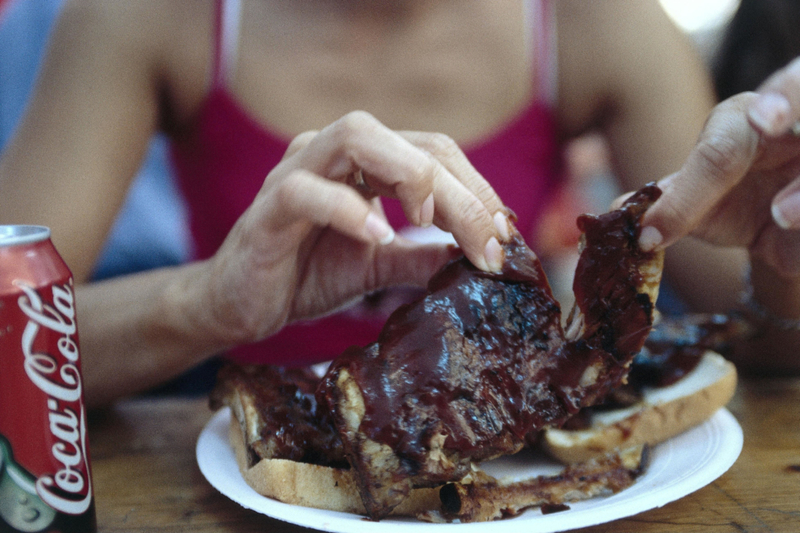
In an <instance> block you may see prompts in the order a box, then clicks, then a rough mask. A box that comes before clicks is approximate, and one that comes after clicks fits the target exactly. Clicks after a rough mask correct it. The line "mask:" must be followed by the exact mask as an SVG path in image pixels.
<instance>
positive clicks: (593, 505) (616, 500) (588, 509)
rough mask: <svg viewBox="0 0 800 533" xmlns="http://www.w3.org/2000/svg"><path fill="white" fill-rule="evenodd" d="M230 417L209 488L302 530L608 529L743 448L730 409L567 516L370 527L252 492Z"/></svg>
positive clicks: (212, 461)
mask: <svg viewBox="0 0 800 533" xmlns="http://www.w3.org/2000/svg"><path fill="white" fill-rule="evenodd" d="M230 416H231V415H230V410H229V409H227V408H225V409H222V410H220V411H219V412H218V413H216V414H215V415H214V416H213V417H212V418H211V420H210V421H209V422H208V424H207V425H206V427H205V428H204V429H203V431H202V433H201V434H200V438H199V439H198V441H197V463H198V465H199V466H200V471H201V472H202V473H203V475H204V476H205V477H206V479H208V481H209V483H211V485H213V486H214V487H215V488H216V489H217V490H219V491H220V492H221V493H222V494H224V495H225V496H227V497H228V498H230V499H232V500H234V501H235V502H238V503H239V504H241V505H242V506H243V507H245V508H247V509H252V510H254V511H257V512H259V513H263V514H265V515H268V516H271V517H272V518H276V519H278V520H283V521H286V522H291V523H293V524H297V525H300V526H304V527H310V528H314V529H318V530H321V531H332V532H342V533H345V532H348V533H349V532H353V531H358V532H360V533H361V532H363V533H395V532H397V533H400V532H402V533H412V532H413V533H421V532H422V531H423V530H430V531H433V530H435V531H436V532H438V533H446V532H449V531H451V530H452V531H456V530H457V531H459V532H461V533H468V532H471V531H474V532H477V531H481V532H486V531H489V530H491V533H501V532H509V533H512V532H513V533H516V532H518V531H525V532H526V533H550V532H555V531H565V530H569V529H574V528H579V527H587V526H592V525H595V524H602V523H604V522H610V521H612V520H617V519H619V518H624V517H626V516H631V515H634V514H637V513H641V512H643V511H647V510H649V509H654V508H656V507H661V506H663V505H665V504H667V503H669V502H672V501H674V500H677V499H678V498H682V497H683V496H686V495H687V494H690V493H692V492H694V491H696V490H698V489H700V488H701V487H704V486H705V485H707V484H709V483H711V482H712V481H714V480H715V479H717V478H718V477H719V476H721V475H722V474H723V473H725V471H727V470H728V468H730V467H731V465H733V463H734V462H736V459H737V458H738V457H739V453H740V452H741V450H742V428H741V427H740V426H739V424H738V422H737V421H736V419H735V418H734V417H733V415H731V414H730V412H728V411H727V410H726V409H721V410H720V411H718V412H717V414H715V415H714V416H713V417H712V418H711V419H709V420H708V421H706V422H705V423H704V424H702V425H700V426H698V427H696V428H694V429H692V430H690V431H687V432H686V433H684V434H682V435H679V436H678V437H675V438H673V439H671V440H669V441H667V442H665V443H662V444H660V445H658V446H656V447H655V448H654V449H653V450H652V454H651V462H650V467H649V468H648V469H647V471H646V472H645V474H644V475H643V476H641V477H640V478H639V479H638V480H637V481H636V483H635V484H634V485H633V486H632V487H630V488H628V489H626V490H624V491H622V492H620V493H618V494H615V495H612V496H608V497H600V498H594V499H592V500H588V501H584V502H575V503H570V504H569V507H570V509H569V510H567V511H563V512H559V513H553V514H547V515H545V514H542V513H541V512H540V511H539V509H536V508H532V509H529V510H528V511H526V512H524V513H522V514H521V515H519V516H517V517H515V518H511V519H508V520H501V521H497V522H491V523H489V524H487V523H485V522H484V523H472V524H457V523H453V524H431V523H425V522H419V521H417V520H415V519H412V518H408V519H402V518H387V519H384V520H381V521H380V522H372V521H368V520H365V519H364V517H362V516H359V515H355V514H349V513H338V512H333V511H323V510H319V509H311V508H308V507H299V506H296V505H288V504H285V503H281V502H278V501H276V500H273V499H270V498H266V497H264V496H261V495H260V494H258V493H257V492H256V491H254V490H253V489H251V488H250V486H249V485H247V483H245V481H244V479H243V478H242V476H241V474H240V473H239V469H238V467H237V465H236V458H235V457H234V453H233V450H232V449H231V447H230V445H229V444H228V426H229V424H230ZM483 468H484V469H485V470H487V471H488V472H489V473H491V474H492V475H494V476H495V477H502V476H505V475H511V476H512V477H515V478H530V477H533V476H537V475H542V474H544V475H552V474H554V473H556V472H558V471H559V470H560V469H561V467H560V466H559V465H558V464H557V463H555V462H550V461H548V460H547V459H542V458H538V459H534V460H532V459H531V455H526V454H522V455H519V454H518V455H517V456H513V457H507V458H503V459H499V460H495V461H490V462H489V463H487V464H484V465H483Z"/></svg>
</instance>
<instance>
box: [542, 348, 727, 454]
mask: <svg viewBox="0 0 800 533" xmlns="http://www.w3.org/2000/svg"><path fill="white" fill-rule="evenodd" d="M736 383H737V373H736V367H735V366H734V365H733V364H732V363H731V362H730V361H728V360H726V359H725V358H723V357H722V356H721V355H719V354H717V353H715V352H710V351H709V352H706V353H705V354H704V355H703V357H702V359H701V361H700V364H698V366H697V367H696V368H695V369H694V370H693V371H692V372H690V373H689V374H688V375H687V376H685V377H684V378H683V379H681V380H680V381H678V382H677V383H675V384H673V385H670V386H668V387H662V388H659V389H648V390H645V392H644V398H643V399H642V401H641V402H638V403H637V404H636V405H634V406H632V407H629V408H626V409H620V410H614V411H609V412H606V413H600V414H596V415H594V416H593V418H592V422H591V426H590V427H589V428H588V429H582V430H566V429H548V430H546V431H545V432H544V435H543V438H542V446H543V447H544V449H545V450H546V451H547V452H548V453H549V454H550V455H551V456H553V457H554V458H556V459H558V460H559V461H561V462H564V463H568V464H572V463H577V462H581V461H586V460H588V459H590V458H592V457H596V456H599V455H603V454H606V453H608V452H610V451H612V450H614V449H621V448H626V447H629V446H634V445H639V444H649V445H655V444H658V443H660V442H664V441H665V440H667V439H670V438H672V437H674V436H676V435H678V434H680V433H683V432H684V431H686V430H688V429H690V428H692V427H694V426H697V425H698V424H701V423H702V422H704V421H706V420H708V419H709V418H710V417H711V416H712V415H713V414H714V413H715V412H716V411H717V410H718V409H720V408H721V407H723V406H724V405H725V404H727V403H728V401H730V399H731V397H732V396H733V394H734V392H735V390H736Z"/></svg>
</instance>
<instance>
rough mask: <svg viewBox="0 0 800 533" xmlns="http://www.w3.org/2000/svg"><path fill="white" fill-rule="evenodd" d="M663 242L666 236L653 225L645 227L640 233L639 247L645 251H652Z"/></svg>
mask: <svg viewBox="0 0 800 533" xmlns="http://www.w3.org/2000/svg"><path fill="white" fill-rule="evenodd" d="M662 242H664V236H663V235H661V232H660V231H658V230H657V229H656V228H654V227H653V226H647V227H644V228H642V231H641V233H639V248H641V249H642V251H644V252H652V251H653V250H655V249H656V248H657V247H658V246H659V245H661V243H662Z"/></svg>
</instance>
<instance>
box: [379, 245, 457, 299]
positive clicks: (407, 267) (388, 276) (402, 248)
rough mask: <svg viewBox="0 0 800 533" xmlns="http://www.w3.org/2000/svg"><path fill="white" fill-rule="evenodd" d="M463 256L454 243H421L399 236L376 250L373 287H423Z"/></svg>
mask: <svg viewBox="0 0 800 533" xmlns="http://www.w3.org/2000/svg"><path fill="white" fill-rule="evenodd" d="M462 255H463V251H462V250H461V249H460V248H459V247H457V246H455V245H453V244H442V243H433V244H430V243H427V244H420V243H417V242H414V241H411V240H409V239H407V238H404V237H401V236H399V235H398V236H397V237H396V238H395V241H394V242H392V243H391V244H390V245H387V246H381V247H379V248H378V249H377V250H376V255H375V264H374V269H375V270H374V272H375V280H374V281H375V285H376V287H375V289H378V288H384V287H391V286H396V285H415V286H419V287H425V286H427V284H428V280H430V278H431V277H432V276H433V275H434V274H435V273H436V272H437V271H438V270H439V269H440V268H442V267H443V266H444V265H445V264H446V263H447V262H448V261H450V260H452V259H455V258H457V257H461V256H462Z"/></svg>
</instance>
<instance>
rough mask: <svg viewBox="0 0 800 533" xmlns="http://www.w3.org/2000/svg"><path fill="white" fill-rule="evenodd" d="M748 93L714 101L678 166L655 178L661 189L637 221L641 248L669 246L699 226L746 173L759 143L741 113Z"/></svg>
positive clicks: (745, 115)
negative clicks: (660, 192) (713, 105)
mask: <svg viewBox="0 0 800 533" xmlns="http://www.w3.org/2000/svg"><path fill="white" fill-rule="evenodd" d="M753 97H754V95H753V94H752V93H744V94H740V95H737V96H734V97H732V98H730V99H728V100H726V101H724V102H722V103H721V104H719V105H717V106H716V107H715V108H714V110H713V111H712V113H711V115H710V116H709V119H708V121H707V122H706V125H705V128H704V129H703V132H702V133H701V134H700V137H699V139H698V141H697V144H696V145H695V147H694V148H693V149H692V151H691V153H690V154H689V156H688V158H687V159H686V162H685V163H684V165H683V167H682V168H681V169H680V170H679V171H678V172H676V173H674V174H671V175H669V176H667V177H666V178H664V179H662V180H661V181H660V182H659V183H658V185H659V187H661V189H662V191H663V194H662V195H661V198H659V199H658V200H657V201H656V203H655V204H653V206H652V207H651V208H650V209H649V210H648V211H647V213H646V214H645V216H644V219H643V221H642V232H641V236H640V241H639V244H640V246H641V247H642V248H643V249H644V250H652V249H655V248H664V247H666V246H669V245H671V244H673V243H675V241H677V240H678V239H680V238H681V237H684V236H686V235H688V234H689V233H691V232H692V231H693V230H695V229H696V228H698V227H699V226H700V225H701V223H702V221H703V219H704V217H705V216H706V215H707V214H708V213H709V212H710V211H711V210H712V208H713V207H714V206H715V205H717V204H718V202H719V201H720V200H721V199H722V198H723V197H724V196H725V195H726V194H728V193H729V192H730V191H731V189H733V188H734V187H735V186H736V185H737V184H738V183H739V182H740V181H741V180H742V178H743V177H744V176H745V175H746V174H747V172H748V170H749V169H750V166H751V165H752V163H753V160H754V158H755V156H756V154H757V151H758V144H759V133H758V132H757V131H756V130H754V129H753V127H752V126H751V125H750V123H749V121H748V119H747V113H746V105H747V103H748V101H750V100H752V98H753Z"/></svg>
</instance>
